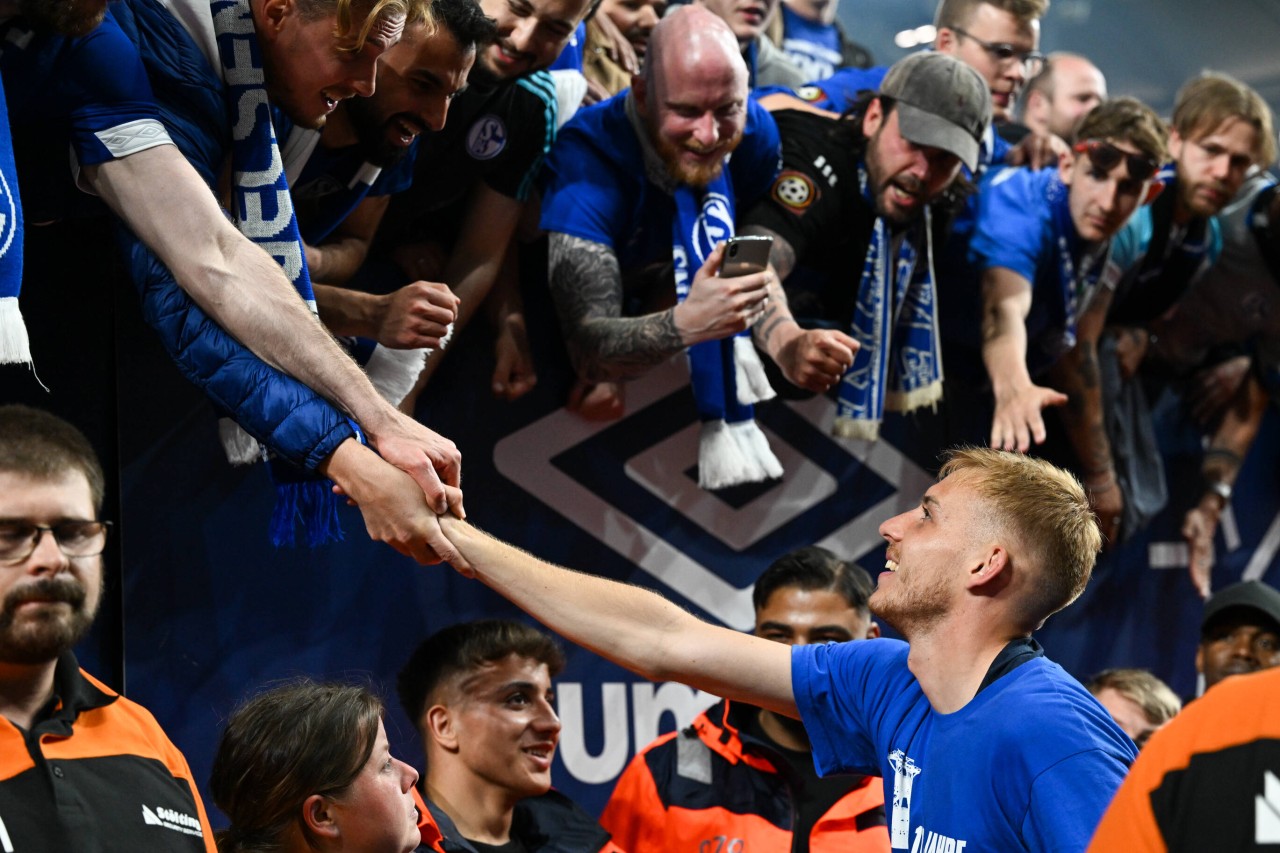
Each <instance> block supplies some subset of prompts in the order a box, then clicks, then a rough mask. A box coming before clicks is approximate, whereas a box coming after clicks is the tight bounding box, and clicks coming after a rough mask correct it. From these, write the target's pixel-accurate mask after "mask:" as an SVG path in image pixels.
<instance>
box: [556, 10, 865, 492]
mask: <svg viewBox="0 0 1280 853" xmlns="http://www.w3.org/2000/svg"><path fill="white" fill-rule="evenodd" d="M778 146H779V140H778V132H777V128H776V126H775V124H774V122H773V119H772V118H771V117H770V116H769V114H768V113H767V112H766V111H765V110H764V109H762V108H761V107H760V106H759V105H758V104H756V103H755V101H753V100H750V99H749V98H748V97H747V69H746V65H745V64H744V62H743V60H742V57H741V56H740V55H739V53H738V50H737V41H736V40H735V39H734V37H733V32H732V31H731V30H730V29H729V27H728V25H727V24H725V23H724V21H723V20H721V19H719V18H717V17H716V16H715V15H713V14H711V13H710V12H708V11H707V10H705V9H703V8H701V7H699V6H691V7H690V8H688V9H680V10H678V11H677V12H675V13H672V14H670V15H668V16H667V17H666V18H664V19H663V21H662V22H661V23H659V24H658V26H657V27H656V28H655V29H654V31H653V36H652V38H651V39H650V43H649V54H648V57H647V58H646V61H645V67H644V73H643V75H642V76H637V77H635V78H634V79H633V80H632V88H631V89H630V90H629V91H627V92H623V93H621V94H619V95H617V96H615V97H614V98H612V99H610V100H608V101H606V102H604V103H603V104H598V105H596V106H594V107H591V108H589V109H586V110H583V111H582V112H581V113H579V114H578V115H577V116H575V117H574V119H573V120H572V121H571V122H570V123H569V124H568V125H566V126H565V128H564V131H563V132H562V134H561V137H560V139H559V140H558V141H557V144H556V147H555V149H554V150H553V151H552V154H551V157H550V159H549V160H548V163H547V170H548V172H549V176H548V185H547V189H546V196H545V200H544V202H543V207H542V227H543V228H544V229H545V230H546V231H548V232H550V264H549V278H550V286H551V295H552V298H553V299H554V301H555V304H556V309H557V311H558V312H559V314H560V318H561V323H562V325H563V328H564V332H565V337H566V339H567V343H568V347H569V354H570V357H571V359H572V361H573V365H574V368H575V369H576V371H577V373H578V376H579V377H580V378H581V379H582V380H583V381H585V382H588V383H599V382H608V383H613V382H619V381H623V380H627V379H632V378H635V377H636V376H639V375H640V374H642V373H644V372H645V371H647V370H649V369H650V368H651V367H653V366H654V365H656V364H658V363H660V362H663V361H665V360H666V359H668V358H670V357H671V356H672V355H675V354H676V353H679V352H681V351H683V350H686V349H688V350H689V351H690V353H691V355H692V354H693V353H694V351H695V349H696V348H697V347H698V346H699V345H701V344H704V343H708V342H715V343H719V342H721V341H731V339H732V338H733V337H734V336H736V335H738V334H739V333H741V332H743V331H744V330H746V329H749V328H750V327H751V326H752V325H753V323H755V321H756V320H757V319H759V317H760V315H761V312H763V311H764V310H765V305H766V301H767V296H768V293H769V283H770V281H771V280H772V279H773V275H772V273H769V272H767V271H766V272H759V273H754V274H750V275H744V276H741V277H737V278H729V277H721V276H720V275H719V274H718V273H719V270H720V265H721V261H722V260H723V258H724V249H723V248H722V247H721V246H720V245H719V244H720V243H721V241H722V240H724V239H726V238H728V237H731V236H733V233H734V208H735V207H736V208H737V209H739V210H741V209H745V208H746V207H748V206H749V205H751V204H753V203H754V202H755V201H756V200H758V199H759V198H761V197H762V196H763V195H764V193H765V192H767V191H768V187H769V183H770V182H771V181H772V180H773V176H774V175H775V174H776V173H777V167H778V159H779V151H778ZM730 153H732V154H733V157H732V158H729V154H730ZM684 210H687V211H688V212H687V213H682V211H684ZM682 216H684V217H685V219H687V220H688V221H687V223H682V221H681V219H680V217H682ZM673 278H674V281H673ZM677 296H678V297H679V299H680V301H679V303H678V304H675V305H674V306H673V305H672V303H673V302H675V301H676V297H677ZM646 309H647V310H646ZM655 309H656V310H655ZM739 340H745V339H739ZM731 342H732V341H731ZM757 343H759V344H760V345H761V346H762V347H763V348H764V349H765V351H766V352H767V353H768V354H769V356H770V357H771V358H773V359H774V360H775V361H777V362H778V364H779V366H780V367H781V368H782V371H783V373H784V374H785V375H786V376H787V378H788V379H790V380H791V381H793V382H796V383H797V384H800V385H806V386H810V387H814V388H815V389H816V390H821V389H825V388H826V387H827V386H828V385H829V384H830V383H831V382H833V381H835V379H836V378H837V377H838V376H839V373H840V371H838V370H837V369H836V367H837V366H838V365H841V364H846V365H847V361H848V360H849V359H850V358H851V357H852V354H851V343H852V342H851V341H849V340H848V339H847V337H846V336H845V335H843V334H842V333H840V332H832V331H825V330H819V331H813V332H805V331H803V330H801V329H799V328H798V327H797V326H795V324H794V323H792V324H791V325H790V326H789V327H787V328H779V329H777V330H776V334H772V335H771V336H770V337H769V339H768V340H767V341H765V340H763V339H760V338H759V337H758V336H757ZM746 349H747V350H748V351H749V350H750V347H747V348H746ZM736 355H737V356H738V357H739V362H740V363H741V361H742V359H743V351H742V349H741V348H739V349H738V351H737V352H736ZM754 357H755V353H754V352H748V353H747V354H746V356H745V358H746V359H750V358H754ZM757 363H758V362H757ZM694 376H695V377H697V376H698V370H697V368H696V367H695V369H694ZM739 390H740V391H741V390H742V389H741V388H739ZM694 394H695V397H700V394H699V390H698V388H697V387H696V379H695V389H694ZM771 394H772V391H771V390H770V391H769V392H768V394H767V395H766V396H765V397H757V399H765V398H767V396H771ZM730 408H732V405H731V406H730ZM620 413H621V412H618V414H620ZM699 413H700V415H703V414H704V407H703V405H702V404H701V402H700V405H699ZM702 420H703V422H704V439H705V438H706V435H707V426H706V424H714V422H713V421H712V420H710V419H709V418H708V417H706V416H704V417H703V418H702ZM726 422H728V423H731V424H735V425H736V423H735V422H734V420H733V417H732V415H730V416H729V417H728V418H727V421H726ZM704 443H705V442H704ZM700 464H701V462H700ZM756 479H764V477H763V476H762V477H758V478H756Z"/></svg>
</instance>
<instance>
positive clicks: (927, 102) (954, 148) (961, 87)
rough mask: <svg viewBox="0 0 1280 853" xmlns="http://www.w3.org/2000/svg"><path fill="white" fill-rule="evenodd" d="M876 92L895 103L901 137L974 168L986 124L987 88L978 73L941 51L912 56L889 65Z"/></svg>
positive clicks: (989, 101)
mask: <svg viewBox="0 0 1280 853" xmlns="http://www.w3.org/2000/svg"><path fill="white" fill-rule="evenodd" d="M880 94H882V95H888V96H889V97H891V98H893V99H894V101H896V102H897V110H898V131H899V132H900V133H901V134H902V136H903V137H904V138H906V139H908V140H910V141H911V142H914V143H915V144H916V145H927V146H929V147H931V148H941V149H942V150H943V151H950V152H951V153H952V154H954V155H956V156H957V157H959V158H960V161H961V162H962V163H964V164H965V165H966V166H968V167H969V169H970V171H972V170H973V169H975V168H976V167H977V165H978V151H979V146H980V145H981V143H982V137H983V136H985V135H986V133H987V125H989V124H990V123H991V90H990V89H989V88H988V87H987V81H985V80H983V79H982V76H981V75H980V74H978V72H977V71H975V70H973V69H972V68H971V67H969V66H968V65H965V64H964V63H963V62H961V61H960V60H958V59H954V58H952V57H950V56H947V55H946V54H944V53H935V52H933V51H922V52H920V53H913V54H911V55H910V56H908V57H906V58H905V59H900V60H898V61H897V62H895V63H894V64H893V67H891V68H890V69H889V73H887V74H885V76H884V81H883V82H882V83H881V84H880Z"/></svg>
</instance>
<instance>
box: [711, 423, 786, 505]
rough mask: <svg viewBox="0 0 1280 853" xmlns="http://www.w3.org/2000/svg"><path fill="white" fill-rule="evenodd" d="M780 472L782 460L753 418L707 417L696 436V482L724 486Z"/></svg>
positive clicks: (772, 477)
mask: <svg viewBox="0 0 1280 853" xmlns="http://www.w3.org/2000/svg"><path fill="white" fill-rule="evenodd" d="M781 476H782V464H781V463H780V462H778V458H777V457H776V456H774V455H773V451H772V450H770V449H769V441H768V439H766V438H765V436H764V433H763V432H761V431H760V428H759V427H758V426H756V423H755V421H741V422H739V423H735V424H729V423H725V422H724V421H706V422H704V423H703V424H702V433H701V436H700V437H699V440H698V485H699V486H700V487H701V488H703V489H708V490H714V489H725V488H728V487H730V486H741V485H743V484H744V483H760V482H763V481H765V480H775V479H778V478H779V477H781Z"/></svg>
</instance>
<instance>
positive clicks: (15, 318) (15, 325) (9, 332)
mask: <svg viewBox="0 0 1280 853" xmlns="http://www.w3.org/2000/svg"><path fill="white" fill-rule="evenodd" d="M31 363H32V362H31V338H30V337H28V335H27V324H26V321H24V320H23V319H22V311H21V310H20V309H19V308H18V297H16V296H5V297H2V298H0V364H31Z"/></svg>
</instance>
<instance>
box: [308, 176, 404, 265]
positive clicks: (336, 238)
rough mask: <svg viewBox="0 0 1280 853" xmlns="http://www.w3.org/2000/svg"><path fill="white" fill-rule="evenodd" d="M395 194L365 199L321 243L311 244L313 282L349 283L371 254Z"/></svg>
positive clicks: (309, 251) (310, 256) (309, 263)
mask: <svg viewBox="0 0 1280 853" xmlns="http://www.w3.org/2000/svg"><path fill="white" fill-rule="evenodd" d="M390 203H391V196H389V195H382V196H374V197H373V198H365V199H364V200H363V201H361V202H360V203H359V204H358V205H356V208H355V210H353V211H351V212H350V213H348V214H347V218H346V219H344V220H342V223H341V224H340V225H339V226H338V227H337V228H335V229H334V231H333V233H332V234H331V235H329V239H327V240H325V241H324V242H323V243H321V244H320V245H319V246H307V266H308V267H309V268H310V270H311V279H312V280H313V281H323V282H327V283H329V284H346V283H347V282H348V281H350V280H351V277H352V276H353V275H355V274H356V270H358V269H360V265H361V264H363V263H364V259H365V258H366V257H367V256H368V254H369V245H370V244H371V243H372V242H373V235H374V234H376V233H377V232H378V225H379V224H381V222H382V216H383V214H385V213H386V212H387V205H389V204H390Z"/></svg>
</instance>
